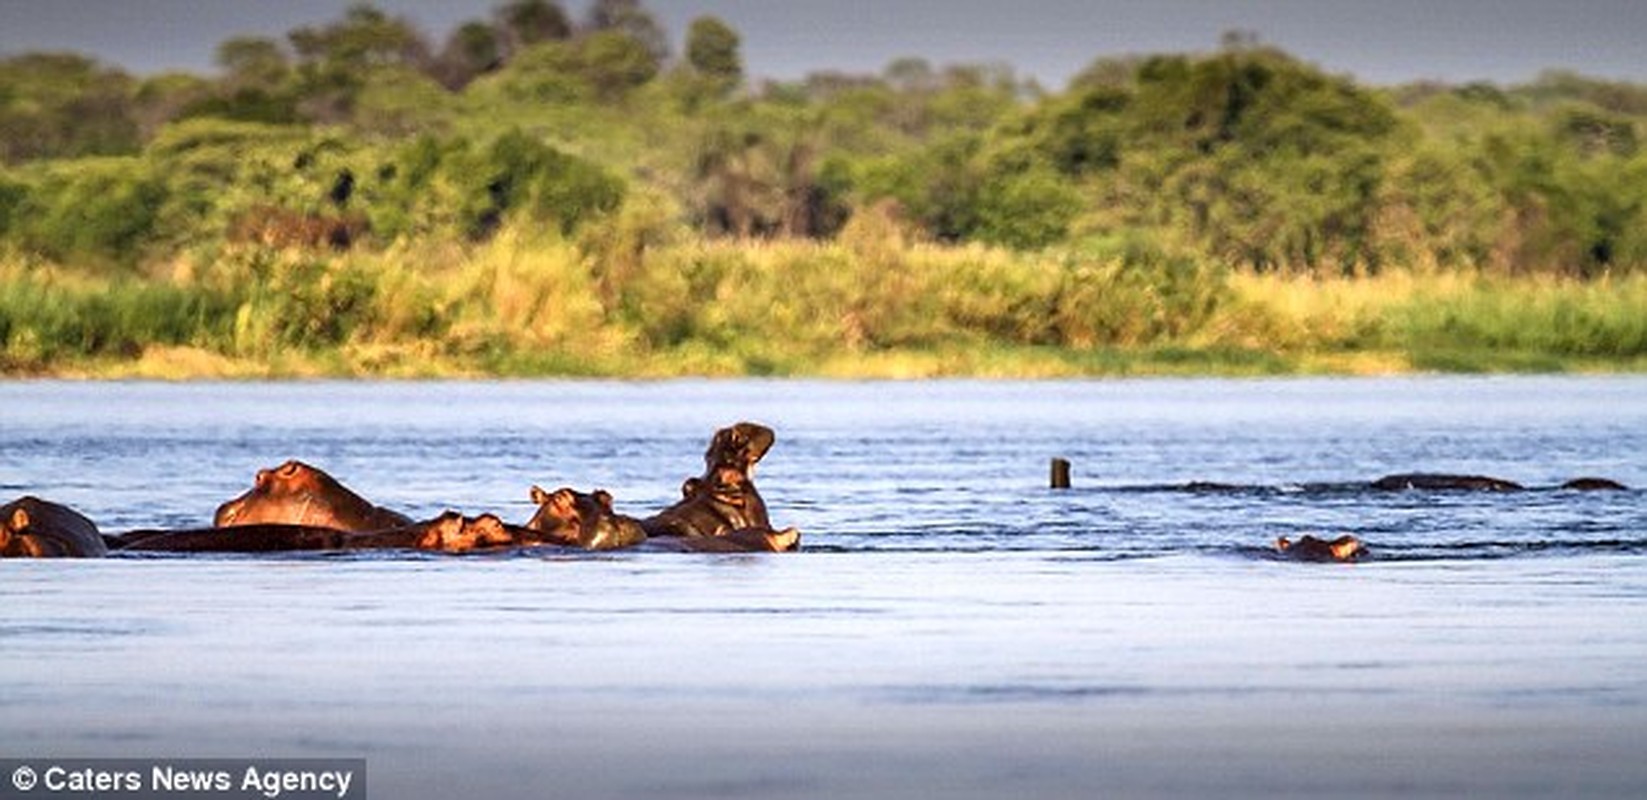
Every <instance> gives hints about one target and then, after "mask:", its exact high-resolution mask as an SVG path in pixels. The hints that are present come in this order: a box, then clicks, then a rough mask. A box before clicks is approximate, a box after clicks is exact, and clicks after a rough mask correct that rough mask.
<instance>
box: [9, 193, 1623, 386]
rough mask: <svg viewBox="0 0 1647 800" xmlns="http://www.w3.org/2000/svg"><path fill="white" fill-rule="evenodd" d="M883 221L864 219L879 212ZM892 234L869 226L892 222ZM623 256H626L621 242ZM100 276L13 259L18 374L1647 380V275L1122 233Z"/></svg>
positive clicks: (503, 238)
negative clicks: (1293, 262)
mask: <svg viewBox="0 0 1647 800" xmlns="http://www.w3.org/2000/svg"><path fill="white" fill-rule="evenodd" d="M855 224H857V223H855ZM866 224H867V223H866ZM620 250H621V252H619V251H620ZM168 266H169V269H161V270H158V271H155V270H151V273H150V274H151V276H152V275H155V274H161V273H163V274H161V276H160V277H147V278H145V277H142V276H139V275H138V274H136V273H120V274H119V275H118V276H116V277H109V276H107V275H87V274H81V273H78V272H75V271H72V270H67V269H64V268H60V267H55V266H48V265H43V264H40V263H38V262H34V261H30V260H27V259H25V258H22V257H18V256H11V257H7V258H0V372H4V373H8V374H51V373H57V374H98V375H132V374H140V375H157V376H162V377H177V378H184V377H195V376H201V375H269V376H278V375H309V374H326V375H356V376H436V375H607V376H671V375H689V374H690V375H748V374H762V375H830V376H891V377H918V376H931V375H980V376H1029V377H1037V376H1054V375H1091V374H1132V373H1153V374H1161V373H1171V374H1201V373H1217V374H1253V373H1288V372H1317V371H1327V372H1385V371H1412V370H1439V371H1480V370H1540V371H1558V370H1567V369H1586V370H1593V369H1615V370H1616V369H1629V370H1639V369H1647V275H1640V274H1632V275H1626V276H1619V277H1603V278H1600V279H1594V280H1589V281H1582V280H1578V279H1572V278H1559V277H1551V276H1537V277H1504V276H1498V275H1484V274H1473V273H1459V272H1445V273H1443V272H1402V271H1387V272H1384V273H1382V274H1380V275H1377V276H1374V277H1360V278H1352V277H1335V278H1309V277H1295V276H1287V275H1276V274H1255V273H1248V272H1229V271H1227V270H1223V269H1220V268H1217V267H1215V266H1211V265H1206V264H1198V263H1195V262H1192V261H1189V260H1185V259H1179V258H1174V257H1171V256H1168V255H1165V254H1161V253H1158V252H1153V251H1150V250H1148V249H1142V250H1140V249H1136V248H1132V249H1129V248H1124V247H1121V248H1118V247H1110V246H1104V245H1102V244H1100V245H1095V246H1091V247H1086V248H1071V249H1067V250H1061V251H1048V252H1045V253H1042V254H1023V253H1015V252H1011V251H1007V250H1002V249H995V248H989V247H984V246H978V245H971V246H964V247H949V246H939V245H934V244H927V243H919V242H913V243H912V242H908V241H904V240H902V239H901V238H900V237H898V236H897V235H896V232H895V231H893V230H890V229H864V228H862V227H859V228H854V227H849V228H848V230H847V231H846V232H844V233H843V234H842V236H840V237H838V239H837V240H836V241H835V242H832V243H817V242H765V243H747V242H745V243H739V242H730V241H705V240H701V239H697V238H692V237H674V238H672V239H670V238H665V239H662V240H658V241H647V242H638V243H637V242H635V241H629V240H626V239H623V237H618V238H617V239H615V240H598V239H595V240H592V239H585V240H582V241H574V240H569V239H567V238H565V237H564V236H562V235H561V234H560V233H559V232H558V231H549V232H547V233H542V234H529V233H526V232H524V231H522V230H520V229H514V228H506V229H505V230H504V231H503V232H501V233H500V235H498V236H497V237H494V238H493V239H492V240H490V241H489V242H487V243H485V244H481V245H462V244H440V245H429V246H414V245H409V244H402V245H397V246H394V247H391V248H389V249H387V250H384V251H377V252H359V253H350V254H331V253H313V252H298V251H275V250H265V249H259V248H251V247H238V248H235V247H230V248H225V249H222V250H217V251H212V252H205V253H202V254H199V255H197V256H195V257H193V258H191V259H187V260H180V261H179V262H177V263H175V264H172V265H168Z"/></svg>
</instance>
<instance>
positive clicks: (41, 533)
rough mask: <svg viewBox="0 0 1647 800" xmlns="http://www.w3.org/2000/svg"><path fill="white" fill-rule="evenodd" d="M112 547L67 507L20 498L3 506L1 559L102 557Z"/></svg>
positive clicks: (93, 527)
mask: <svg viewBox="0 0 1647 800" xmlns="http://www.w3.org/2000/svg"><path fill="white" fill-rule="evenodd" d="M107 552H108V546H107V544H106V543H105V542H104V541H103V537H102V535H100V534H99V533H98V532H97V525H95V524H94V523H93V522H92V521H91V520H89V519H86V518H85V517H84V516H82V515H81V514H80V512H78V511H75V510H74V509H71V508H68V507H67V506H61V505H58V504H56V503H53V502H50V501H46V500H41V499H40V498H38V497H20V498H18V499H16V500H14V501H12V502H10V503H7V504H5V505H3V506H0V556H7V557H25V558H49V557H60V556H101V555H103V554H104V553H107Z"/></svg>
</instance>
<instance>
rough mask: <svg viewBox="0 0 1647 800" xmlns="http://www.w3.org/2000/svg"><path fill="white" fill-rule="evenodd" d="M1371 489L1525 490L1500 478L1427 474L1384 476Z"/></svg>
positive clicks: (1373, 483)
mask: <svg viewBox="0 0 1647 800" xmlns="http://www.w3.org/2000/svg"><path fill="white" fill-rule="evenodd" d="M1372 488H1374V489H1382V490H1386V491H1402V490H1406V489H1426V490H1452V489H1462V490H1468V491H1476V492H1517V491H1521V490H1522V489H1524V488H1526V487H1524V486H1522V485H1521V484H1519V483H1516V482H1514V481H1507V480H1503V479H1501V478H1488V477H1485V476H1482V475H1436V474H1427V473H1412V474H1402V475H1385V476H1384V477H1382V478H1379V479H1378V480H1376V481H1373V482H1372Z"/></svg>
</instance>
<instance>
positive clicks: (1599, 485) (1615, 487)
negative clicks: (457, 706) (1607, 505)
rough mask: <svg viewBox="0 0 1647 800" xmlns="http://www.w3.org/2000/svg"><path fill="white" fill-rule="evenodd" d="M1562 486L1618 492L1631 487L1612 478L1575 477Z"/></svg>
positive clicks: (1579, 490)
mask: <svg viewBox="0 0 1647 800" xmlns="http://www.w3.org/2000/svg"><path fill="white" fill-rule="evenodd" d="M1561 488H1563V489H1570V490H1573V491H1578V492H1607V491H1613V492H1618V491H1624V490H1625V489H1628V488H1629V487H1628V486H1625V485H1624V484H1622V483H1619V482H1618V481H1615V480H1613V479H1611V478H1574V479H1572V480H1570V481H1567V482H1566V483H1563V484H1561Z"/></svg>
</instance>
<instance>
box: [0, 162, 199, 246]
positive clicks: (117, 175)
mask: <svg viewBox="0 0 1647 800" xmlns="http://www.w3.org/2000/svg"><path fill="white" fill-rule="evenodd" d="M166 196H167V190H166V186H165V183H164V182H163V181H162V180H161V179H160V178H159V177H158V176H156V175H155V174H154V173H153V172H152V171H151V170H150V169H149V168H148V167H147V165H145V164H144V163H142V162H141V161H140V160H138V159H135V158H105V159H84V160H80V161H74V162H65V163H62V164H59V165H54V167H53V168H52V169H49V170H46V171H45V172H43V173H42V174H40V175H39V177H38V178H37V179H36V180H35V181H34V182H33V185H32V186H31V187H30V188H29V190H28V191H27V193H26V194H25V195H23V198H22V199H21V202H19V203H18V205H17V206H16V207H15V208H14V209H13V210H12V212H11V214H10V216H11V218H12V223H11V225H10V226H8V227H9V228H10V232H11V233H12V235H13V236H14V237H15V239H16V240H17V241H19V242H20V243H21V244H22V245H23V246H24V247H26V248H29V249H31V250H35V251H37V252H40V253H42V254H44V255H47V256H49V257H51V258H55V259H60V260H70V261H72V260H79V259H88V260H92V261H94V262H105V263H109V262H113V263H125V264H129V263H132V262H134V261H136V260H137V258H138V257H139V256H140V255H141V248H142V246H143V245H145V244H147V243H148V241H149V240H150V239H152V238H153V237H154V236H155V234H156V231H155V221H156V219H157V218H158V209H159V208H160V206H161V205H162V204H163V203H164V202H165V201H166Z"/></svg>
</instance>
